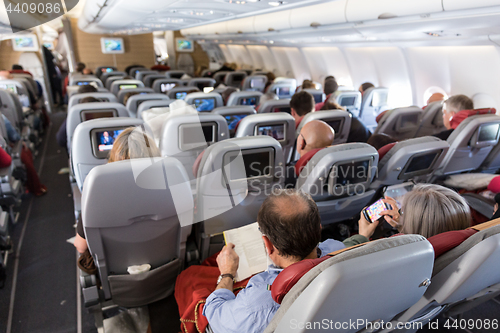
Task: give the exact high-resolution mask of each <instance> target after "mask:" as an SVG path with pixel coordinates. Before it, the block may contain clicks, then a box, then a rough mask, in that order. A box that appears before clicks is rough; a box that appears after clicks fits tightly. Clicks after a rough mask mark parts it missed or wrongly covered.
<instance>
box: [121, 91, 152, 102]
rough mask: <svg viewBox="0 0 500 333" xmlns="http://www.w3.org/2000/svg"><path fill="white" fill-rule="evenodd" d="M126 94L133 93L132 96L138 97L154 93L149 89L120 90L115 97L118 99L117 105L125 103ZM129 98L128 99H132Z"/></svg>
mask: <svg viewBox="0 0 500 333" xmlns="http://www.w3.org/2000/svg"><path fill="white" fill-rule="evenodd" d="M128 93H134V94H132V96H135V95H139V94H144V93H146V94H153V93H154V91H153V89H151V88H131V89H122V90H120V91H118V94H117V95H116V98H117V99H118V103H122V104H124V103H123V102H124V101H125V96H126V95H127V94H128ZM132 96H130V97H132Z"/></svg>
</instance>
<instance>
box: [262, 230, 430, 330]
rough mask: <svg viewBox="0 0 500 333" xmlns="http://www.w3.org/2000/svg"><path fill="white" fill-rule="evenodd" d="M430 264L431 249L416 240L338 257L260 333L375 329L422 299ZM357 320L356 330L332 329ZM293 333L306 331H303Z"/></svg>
mask: <svg viewBox="0 0 500 333" xmlns="http://www.w3.org/2000/svg"><path fill="white" fill-rule="evenodd" d="M433 262H434V251H433V249H432V245H431V244H430V243H429V242H428V241H427V240H426V239H425V238H424V237H422V236H420V235H404V236H398V237H392V238H386V239H380V240H377V241H374V242H371V243H369V244H366V245H364V246H362V247H360V248H354V249H351V250H349V251H346V252H344V253H340V254H338V255H336V256H334V257H332V258H330V259H327V260H325V261H323V262H322V263H320V264H319V265H317V266H316V267H314V268H312V269H311V270H310V271H309V272H307V273H306V274H305V275H304V276H303V277H302V278H301V279H300V280H299V281H298V282H297V283H296V284H295V285H294V286H293V287H292V288H291V289H290V291H289V292H288V293H287V295H286V296H285V297H284V299H283V301H282V303H281V306H280V308H279V309H278V312H277V313H276V314H275V315H274V317H273V319H272V321H271V323H270V324H269V326H268V327H267V328H266V330H265V331H264V332H265V333H270V332H289V331H290V327H291V323H315V322H318V323H323V322H326V323H327V324H328V323H332V326H331V331H335V332H344V333H346V332H358V331H363V329H365V328H367V329H368V330H369V328H370V327H369V326H367V327H365V325H369V323H370V322H372V323H374V324H375V325H373V327H377V326H376V324H377V322H378V324H380V322H381V321H384V322H387V321H390V320H391V319H392V318H393V317H394V316H395V315H397V314H398V313H399V312H401V311H404V310H406V309H407V308H408V307H410V306H411V305H412V304H414V303H415V302H416V301H417V300H418V299H419V298H420V297H421V296H422V295H423V294H424V292H425V291H426V289H427V286H428V281H429V279H430V277H431V273H432V267H433ZM394 277H397V283H395V282H394ZM354 295H363V297H354ZM367 300H376V304H377V305H375V306H374V304H373V303H372V302H369V301H367ZM360 319H361V321H363V323H362V324H361V325H359V326H358V325H341V326H340V327H339V326H335V323H350V322H351V323H359V322H360ZM378 327H380V325H379V326H378ZM328 328H330V326H328ZM294 331H296V332H304V333H305V332H309V331H310V330H309V329H307V328H306V327H305V325H303V327H302V328H298V329H295V330H294ZM319 331H320V330H319V329H316V330H314V332H319Z"/></svg>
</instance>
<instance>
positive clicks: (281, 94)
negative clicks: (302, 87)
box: [267, 78, 297, 99]
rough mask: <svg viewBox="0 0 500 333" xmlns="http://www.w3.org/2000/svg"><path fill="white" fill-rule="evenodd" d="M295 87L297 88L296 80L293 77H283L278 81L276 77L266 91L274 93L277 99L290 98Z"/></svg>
mask: <svg viewBox="0 0 500 333" xmlns="http://www.w3.org/2000/svg"><path fill="white" fill-rule="evenodd" d="M295 89H297V81H296V80H295V79H288V78H283V79H280V80H279V81H278V79H276V80H274V83H272V84H271V85H270V86H269V88H268V89H267V91H268V92H272V93H275V94H276V95H277V96H278V98H279V99H288V98H292V96H293V94H295Z"/></svg>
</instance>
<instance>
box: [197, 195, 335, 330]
mask: <svg viewBox="0 0 500 333" xmlns="http://www.w3.org/2000/svg"><path fill="white" fill-rule="evenodd" d="M257 222H258V225H259V229H260V231H261V233H262V239H263V241H264V245H265V249H266V252H267V254H268V256H269V259H270V260H271V261H272V265H270V266H269V267H268V268H267V270H266V271H264V272H262V273H259V274H256V275H254V276H253V277H252V278H251V279H250V280H249V281H248V284H247V286H246V288H245V289H243V290H242V291H240V292H239V294H238V295H237V296H235V295H234V293H233V281H234V280H233V279H234V277H235V276H236V272H237V270H238V266H239V257H238V255H237V254H236V252H235V250H234V248H235V246H236V247H237V246H238V245H237V244H236V245H234V244H232V243H228V244H227V245H226V246H225V247H224V248H223V249H222V251H221V252H220V254H219V255H218V257H217V264H218V267H219V270H220V273H221V275H220V276H219V281H218V283H217V288H216V290H215V291H214V292H212V293H211V294H210V296H209V297H208V298H207V300H206V303H205V306H204V309H203V314H204V315H205V316H206V317H207V319H208V323H209V324H210V326H211V328H212V329H213V330H214V332H218V333H224V332H262V331H264V329H265V328H266V327H267V325H268V324H269V322H270V321H271V319H272V317H273V316H274V314H275V313H276V311H277V310H278V308H279V304H278V303H276V302H274V300H273V299H272V296H271V291H270V290H269V286H270V285H272V284H273V282H274V279H275V278H276V277H277V276H278V274H279V273H280V272H281V271H282V270H283V269H284V268H286V267H288V266H290V265H292V264H293V263H296V262H298V261H301V260H304V259H314V258H319V257H323V256H325V255H327V254H328V253H330V252H333V251H337V250H339V249H343V248H344V244H343V243H342V242H339V241H336V240H332V239H329V240H327V241H325V242H322V243H320V239H321V220H320V215H319V212H318V207H317V206H316V203H315V202H314V201H313V199H312V198H311V197H310V196H309V195H308V194H305V193H303V192H301V191H296V190H291V189H286V190H279V191H275V192H273V193H272V194H271V195H270V196H269V197H267V198H266V200H265V201H264V203H263V204H262V206H261V208H260V210H259V214H258V217H257Z"/></svg>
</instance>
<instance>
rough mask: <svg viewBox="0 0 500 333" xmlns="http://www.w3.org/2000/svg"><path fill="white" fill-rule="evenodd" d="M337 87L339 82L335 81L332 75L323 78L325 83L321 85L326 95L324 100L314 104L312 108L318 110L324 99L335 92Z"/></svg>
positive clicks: (323, 103)
mask: <svg viewBox="0 0 500 333" xmlns="http://www.w3.org/2000/svg"><path fill="white" fill-rule="evenodd" d="M338 89H339V84H338V83H337V80H335V78H334V77H333V76H327V77H326V79H325V84H324V87H323V92H324V93H325V95H326V98H325V101H324V102H321V103H318V104H316V106H315V107H314V110H316V111H319V110H321V108H322V107H323V106H324V105H325V103H326V101H328V100H329V99H330V97H332V94H333V93H334V92H336V91H337V90H338Z"/></svg>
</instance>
